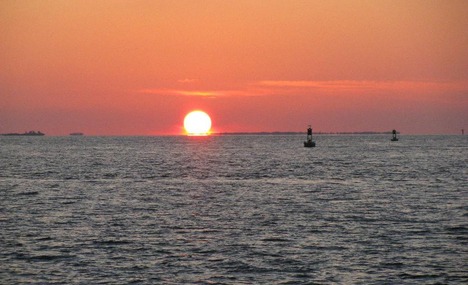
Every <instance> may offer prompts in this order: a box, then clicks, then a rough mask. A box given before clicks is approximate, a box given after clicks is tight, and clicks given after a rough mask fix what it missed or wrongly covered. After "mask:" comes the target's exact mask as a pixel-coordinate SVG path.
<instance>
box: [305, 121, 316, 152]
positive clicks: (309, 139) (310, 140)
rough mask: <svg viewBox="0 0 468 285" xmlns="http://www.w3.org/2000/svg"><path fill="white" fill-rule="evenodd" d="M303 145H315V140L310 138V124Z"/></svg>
mask: <svg viewBox="0 0 468 285" xmlns="http://www.w3.org/2000/svg"><path fill="white" fill-rule="evenodd" d="M304 147H315V142H314V141H313V140H312V128H311V127H310V125H309V128H308V129H307V140H306V141H305V142H304Z"/></svg>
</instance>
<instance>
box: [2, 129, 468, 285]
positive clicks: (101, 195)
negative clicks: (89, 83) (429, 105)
mask: <svg viewBox="0 0 468 285" xmlns="http://www.w3.org/2000/svg"><path fill="white" fill-rule="evenodd" d="M390 138H391V136H389V135H317V136H315V140H316V141H317V147H315V148H304V147H303V141H304V139H305V135H304V136H301V135H223V136H206V137H186V136H165V137H157V136H156V137H89V136H70V137H48V136H45V137H0V284H467V283H468V186H467V185H468V183H467V182H468V179H467V177H468V176H467V169H468V168H467V165H468V136H461V135H458V136H410V135H402V136H401V137H400V141H398V142H391V141H390Z"/></svg>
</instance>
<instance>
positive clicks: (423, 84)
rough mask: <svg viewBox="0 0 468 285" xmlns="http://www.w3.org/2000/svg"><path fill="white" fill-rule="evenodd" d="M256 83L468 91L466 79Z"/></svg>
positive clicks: (340, 88) (325, 88)
mask: <svg viewBox="0 0 468 285" xmlns="http://www.w3.org/2000/svg"><path fill="white" fill-rule="evenodd" d="M256 85H259V86H264V87H269V88H281V89H310V90H319V91H330V92H339V91H343V92H345V91H362V92H366V91H367V92H369V91H379V90H380V91H405V90H406V91H436V92H440V91H468V82H466V81H366V80H364V81H361V80H334V81H301V80H299V81H294V80H264V81H259V82H257V83H256Z"/></svg>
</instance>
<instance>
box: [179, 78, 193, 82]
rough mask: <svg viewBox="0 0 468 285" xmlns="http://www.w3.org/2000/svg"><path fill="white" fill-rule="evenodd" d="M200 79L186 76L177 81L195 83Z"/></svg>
mask: <svg viewBox="0 0 468 285" xmlns="http://www.w3.org/2000/svg"><path fill="white" fill-rule="evenodd" d="M197 81H198V79H194V78H184V79H179V80H177V82H179V83H194V82H197Z"/></svg>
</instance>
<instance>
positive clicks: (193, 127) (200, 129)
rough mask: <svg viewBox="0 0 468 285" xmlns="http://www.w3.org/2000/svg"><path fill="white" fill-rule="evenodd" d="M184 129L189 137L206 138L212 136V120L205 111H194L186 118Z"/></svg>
mask: <svg viewBox="0 0 468 285" xmlns="http://www.w3.org/2000/svg"><path fill="white" fill-rule="evenodd" d="M184 128H185V131H186V132H187V134H188V135H191V136H206V135H209V134H210V129H211V119H210V116H208V114H207V113H205V112H203V111H192V112H190V113H188V114H187V115H186V116H185V119H184Z"/></svg>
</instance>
